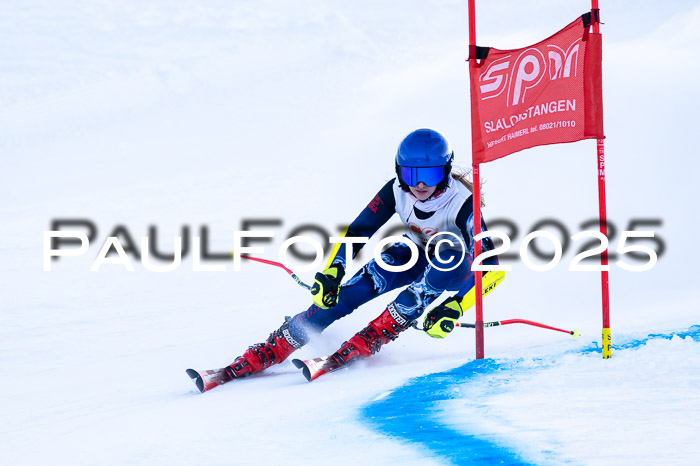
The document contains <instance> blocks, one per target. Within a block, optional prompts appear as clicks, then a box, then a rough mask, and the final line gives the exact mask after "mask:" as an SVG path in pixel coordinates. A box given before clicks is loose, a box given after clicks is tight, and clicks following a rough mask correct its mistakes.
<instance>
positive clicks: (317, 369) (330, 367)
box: [292, 356, 343, 382]
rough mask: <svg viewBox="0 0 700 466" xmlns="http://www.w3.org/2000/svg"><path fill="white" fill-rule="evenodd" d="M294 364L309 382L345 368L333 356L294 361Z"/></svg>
mask: <svg viewBox="0 0 700 466" xmlns="http://www.w3.org/2000/svg"><path fill="white" fill-rule="evenodd" d="M292 364H294V365H295V366H296V367H297V369H301V371H302V373H303V374H304V377H306V380H308V381H309V382H311V381H313V380H315V379H317V378H319V377H321V376H322V375H323V374H327V373H329V372H333V371H336V370H338V369H340V368H341V367H343V365H342V364H340V363H339V362H338V361H336V360H335V358H333V356H324V357H321V358H313V359H306V360H304V361H302V360H301V359H292Z"/></svg>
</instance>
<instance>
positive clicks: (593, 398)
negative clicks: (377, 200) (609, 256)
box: [0, 0, 700, 465]
mask: <svg viewBox="0 0 700 466" xmlns="http://www.w3.org/2000/svg"><path fill="white" fill-rule="evenodd" d="M481 3H483V4H481ZM492 3H493V4H491V3H489V4H486V2H479V5H478V7H477V14H478V15H479V18H478V21H479V22H478V29H477V34H478V37H479V42H480V43H481V44H484V45H492V46H495V47H500V48H514V47H520V46H524V45H527V44H529V43H532V42H535V41H537V40H539V39H541V38H543V37H546V36H548V35H550V34H551V33H553V32H554V31H556V30H557V29H558V28H559V27H561V26H563V25H565V24H568V23H569V22H570V21H571V20H572V19H573V18H574V17H575V16H576V15H578V14H580V13H582V12H584V11H585V10H586V9H587V8H589V5H588V3H586V2H582V1H576V2H554V1H524V2H511V3H512V5H510V4H509V6H507V7H504V6H503V4H501V3H500V2H498V3H497V2H492ZM607 3H610V5H608V4H607ZM601 8H602V14H603V20H604V22H605V25H604V26H603V33H604V98H605V111H606V114H605V126H606V133H607V140H606V154H607V181H608V186H607V189H608V191H607V196H608V215H609V218H610V219H611V220H613V221H614V222H615V224H616V225H617V226H618V229H620V230H622V229H624V228H625V227H626V225H627V224H628V223H629V221H630V220H631V219H636V218H652V219H661V220H662V225H661V226H660V227H658V228H656V229H655V230H656V233H657V235H658V236H659V237H661V238H662V239H663V240H664V241H665V243H666V252H665V254H664V256H663V257H661V259H660V260H659V262H658V264H657V265H656V266H655V268H654V269H652V270H651V271H648V272H644V273H631V272H626V271H623V270H621V269H619V268H617V267H616V266H613V268H612V271H611V273H610V283H611V306H612V329H613V342H614V343H615V344H616V345H617V349H616V350H615V352H614V356H613V358H612V359H611V360H609V361H602V360H601V359H600V355H599V353H598V352H597V351H593V350H592V348H593V346H592V345H595V342H597V341H598V340H599V335H600V327H601V325H600V297H599V296H600V295H599V287H600V278H599V276H598V275H597V274H595V273H571V272H568V271H567V265H566V264H567V262H568V261H570V260H571V258H572V257H573V255H574V253H573V248H572V249H571V250H569V251H568V253H567V254H565V256H564V261H563V262H562V264H560V265H559V266H558V267H556V268H555V269H554V270H553V271H550V272H545V273H536V272H532V271H530V270H528V269H527V268H525V267H524V266H523V265H522V264H515V265H514V269H513V272H511V273H510V274H509V275H508V277H507V278H506V281H505V282H503V284H502V285H500V286H499V288H498V289H497V291H496V292H494V293H492V294H491V295H489V297H488V298H487V299H486V300H485V306H486V307H485V310H486V318H487V319H493V320H498V319H506V318H527V319H531V320H536V321H542V322H545V323H549V324H551V325H555V326H558V327H564V328H578V329H580V330H581V334H582V336H581V338H580V339H579V340H572V339H570V338H568V337H566V335H564V334H559V333H556V332H548V331H545V330H541V329H535V328H530V327H525V326H519V325H511V326H504V327H499V328H493V329H487V330H486V337H487V346H486V352H487V356H488V357H489V358H492V359H488V360H486V361H482V362H479V361H471V360H472V358H473V348H474V341H473V333H472V332H471V331H470V330H461V329H459V330H456V331H455V332H456V333H455V334H454V335H451V336H450V337H449V338H447V339H445V340H444V341H437V340H432V339H430V338H427V337H426V336H425V335H422V334H420V333H419V332H414V331H412V332H410V333H409V332H407V333H405V334H403V335H402V336H401V338H400V339H399V340H397V341H396V342H393V343H391V344H390V345H387V346H386V347H385V348H384V349H382V351H381V353H379V354H378V355H376V356H374V357H373V358H371V359H369V360H367V361H363V362H361V363H358V364H356V365H355V366H354V367H352V368H351V369H348V370H346V371H341V372H338V373H335V374H331V375H329V376H326V377H323V378H321V379H319V380H317V381H315V382H314V383H312V384H309V383H307V382H306V381H305V380H304V379H303V377H302V376H301V375H300V374H299V373H298V371H297V370H296V369H294V367H293V366H292V365H291V364H290V363H285V364H282V365H280V366H276V367H275V368H273V369H272V370H270V371H269V373H270V374H271V375H269V376H268V375H266V376H262V377H259V378H255V379H251V380H244V381H240V382H236V383H233V384H229V385H226V386H223V387H219V388H217V389H215V390H213V391H211V392H209V393H207V394H205V395H201V394H199V393H198V392H197V391H196V389H195V388H194V386H193V384H192V383H191V381H190V380H189V379H188V378H187V376H186V375H185V373H184V370H185V369H186V368H188V367H194V368H201V369H206V368H214V367H221V366H223V365H225V364H227V363H230V362H231V361H232V359H233V358H234V357H235V356H237V355H238V354H240V353H241V352H242V351H243V350H244V349H245V347H246V346H247V345H249V344H252V343H256V342H259V341H262V340H263V339H264V338H265V337H267V335H268V334H269V332H270V331H272V330H273V329H275V328H277V327H278V326H279V325H280V324H281V322H282V319H283V316H284V315H290V314H294V313H296V312H299V311H301V310H303V309H305V308H306V307H307V306H308V304H309V300H308V295H307V294H305V293H304V292H303V290H301V289H300V288H298V287H296V286H295V285H294V284H293V282H292V281H291V280H289V279H288V278H286V277H285V276H284V273H282V272H281V271H277V270H274V269H271V268H269V267H267V266H263V265H259V264H244V270H243V271H241V272H233V271H232V270H231V267H230V264H229V267H228V271H227V272H206V273H205V272H193V271H192V260H191V256H188V257H187V258H185V259H183V262H182V265H181V267H180V268H179V269H178V270H176V271H174V272H169V273H155V272H150V271H148V270H145V269H144V267H143V266H141V265H140V264H139V263H137V262H136V263H135V264H134V266H135V269H136V271H135V272H127V271H125V269H124V268H123V267H121V266H118V265H103V266H102V267H101V268H100V270H99V271H98V272H92V273H91V272H89V269H90V266H91V265H92V261H93V259H94V258H95V256H96V255H97V253H98V252H99V250H100V248H101V246H102V243H103V242H104V241H105V239H106V237H107V236H108V235H109V233H110V232H111V231H112V230H113V229H114V228H115V227H116V226H118V225H123V226H125V227H126V228H127V230H128V232H129V233H130V234H131V235H132V237H133V239H134V240H135V241H136V242H138V239H139V237H141V236H146V234H147V232H148V227H149V226H150V225H155V226H157V228H158V244H159V249H160V250H164V251H169V250H172V237H174V236H178V235H180V234H181V228H182V226H183V225H186V226H189V227H190V229H191V231H192V233H193V234H194V233H197V232H198V231H199V228H200V226H201V225H207V226H208V227H209V232H210V242H211V246H210V248H211V250H213V251H216V252H226V251H229V250H230V249H231V245H232V241H233V231H234V230H237V229H241V222H242V220H243V219H251V218H279V219H281V220H282V225H281V226H280V227H279V228H275V229H274V231H275V235H276V236H275V241H274V242H273V243H271V244H268V245H266V246H265V253H264V254H263V255H264V256H265V257H269V258H272V259H276V253H275V251H276V249H277V247H278V246H279V244H281V242H282V240H283V239H284V238H286V236H287V235H288V234H289V233H290V231H291V230H292V229H293V228H294V227H296V226H298V225H301V224H304V223H318V224H321V225H324V227H325V228H327V229H328V230H329V232H331V233H335V232H336V231H337V227H338V225H342V224H344V223H347V222H348V221H351V220H352V219H353V218H354V216H355V215H356V214H357V213H358V212H359V211H360V209H361V208H362V207H363V206H364V205H365V204H366V202H368V201H369V200H370V199H371V197H372V196H373V195H374V194H375V193H376V191H377V190H378V189H379V188H380V187H381V186H382V185H383V183H384V182H385V181H386V180H388V179H390V178H391V177H392V170H393V166H392V156H393V153H394V152H395V149H396V145H397V144H398V142H399V141H400V139H401V138H402V137H403V136H404V135H405V134H407V133H408V132H410V131H411V130H413V129H415V128H417V127H423V126H429V127H434V128H438V129H441V130H442V131H444V132H445V133H446V134H447V135H448V136H449V137H450V138H451V139H452V141H453V144H454V146H455V149H456V152H457V160H458V162H460V163H461V165H462V166H465V167H466V166H468V165H469V157H468V153H469V147H470V146H469V137H470V135H469V131H468V128H469V111H468V105H467V103H468V86H467V68H466V65H465V62H464V58H465V57H466V54H467V53H466V49H467V41H466V38H467V30H466V24H467V13H466V2H463V1H459V2H458V1H450V0H433V1H417V0H416V1H401V2H398V1H390V2H381V4H377V2H352V3H348V2H346V3H343V4H340V3H338V2H321V1H302V2H293V3H289V2H281V1H278V0H274V1H273V0H268V1H259V2H230V1H223V0H219V1H211V2H193V1H180V2H166V1H163V0H152V1H148V2H134V1H122V2H110V1H94V2H89V3H86V2H75V1H68V0H60V1H53V2H44V1H39V0H26V1H22V2H14V3H10V2H4V3H2V5H0V12H1V13H2V14H0V31H2V32H0V39H1V43H2V47H0V196H1V197H0V200H1V201H2V202H1V203H0V215H1V216H0V218H2V233H3V236H2V238H3V241H2V243H1V244H0V259H1V260H0V418H1V419H2V420H3V422H2V424H1V425H0V451H2V452H3V453H2V458H3V459H2V463H3V464H91V465H92V464H259V463H263V462H266V463H271V464H276V463H281V462H285V463H291V464H325V463H328V462H329V461H330V460H332V461H333V462H334V463H338V464H358V463H364V462H368V461H372V462H376V463H382V464H397V463H407V462H409V463H411V464H442V463H449V462H455V463H464V462H469V461H470V459H469V458H470V457H469V456H468V455H469V454H470V453H469V451H468V450H467V449H465V448H462V446H461V445H462V444H468V445H477V443H464V440H465V439H472V440H474V441H476V440H478V441H479V443H478V448H477V447H474V448H473V450H474V451H475V452H477V453H478V452H481V453H483V454H484V455H485V456H481V457H480V458H481V460H482V461H487V460H486V459H484V458H492V459H496V460H498V461H503V462H505V463H518V462H525V463H537V464H541V463H554V464H558V463H561V462H571V463H575V464H637V463H663V464H670V463H673V464H695V463H697V460H696V458H697V456H698V447H697V446H696V445H695V442H694V439H695V438H696V437H698V434H700V425H699V421H698V419H700V403H698V398H697V396H698V395H697V394H698V393H700V392H699V391H698V388H700V387H699V385H700V382H699V377H700V376H699V372H698V369H697V368H698V367H699V364H698V363H699V362H700V361H699V347H698V345H699V343H698V341H697V338H695V337H693V336H692V335H696V333H693V332H694V330H693V327H692V326H693V325H697V324H698V310H699V309H700V296H699V295H698V292H697V278H698V274H697V271H696V269H695V263H696V261H697V259H698V253H697V252H696V251H697V249H696V247H695V244H696V242H697V237H696V234H695V232H696V231H697V229H698V226H699V225H698V220H697V216H696V215H695V210H697V209H695V207H694V206H695V204H696V203H697V201H698V200H699V199H700V196H699V191H698V189H699V188H698V183H697V181H696V173H697V172H698V169H700V166H699V165H700V161H699V160H700V158H698V157H697V155H698V154H697V149H696V147H697V144H695V143H694V142H693V138H694V136H695V134H696V133H697V129H696V126H697V116H696V115H697V106H698V102H700V98H699V97H700V95H699V94H700V90H698V87H697V79H698V75H699V73H698V72H699V71H700V70H699V68H700V47H699V45H700V41H698V38H699V34H700V33H699V32H698V31H700V8H699V7H698V6H697V5H696V4H695V2H685V1H676V2H667V3H665V4H664V8H663V9H662V10H659V9H658V7H657V3H656V2H650V1H641V2H605V1H604V2H602V3H601ZM532 11H538V12H541V14H539V15H538V16H537V18H534V17H533V19H532V20H528V21H523V20H522V19H523V17H524V15H530V14H531V12H532ZM661 56H663V57H664V58H663V60H661V59H660V58H658V57H661ZM650 58H651V59H652V60H656V61H653V63H654V66H650ZM669 69H670V70H671V71H669ZM594 147H595V144H594V142H593V141H584V142H580V143H576V144H568V145H565V146H552V147H543V148H537V149H533V150H530V151H528V152H524V153H522V154H518V155H517V156H513V157H508V158H506V159H501V160H499V161H496V162H493V163H491V164H488V165H486V166H484V167H483V168H482V174H483V176H484V177H485V178H486V185H485V190H486V196H487V197H486V201H487V206H486V209H485V216H486V220H487V222H488V220H489V219H490V218H496V217H501V218H503V217H506V218H510V219H513V220H514V221H515V222H516V223H517V224H518V225H519V227H520V230H521V233H520V236H519V237H518V238H517V239H515V238H512V239H513V242H514V250H517V245H518V244H519V241H520V240H521V239H522V237H523V236H524V233H523V232H525V231H527V229H528V228H530V227H531V226H532V225H533V224H534V223H535V222H537V221H538V220H541V219H543V218H547V217H554V218H557V219H559V220H561V221H562V222H563V223H564V224H565V225H566V226H567V228H568V229H569V230H570V233H571V234H573V233H574V232H576V231H577V230H578V227H579V225H580V224H581V223H582V222H584V221H585V220H587V219H590V218H594V217H595V216H596V215H597V189H596V183H595V180H594V178H595V164H596V162H595V156H594V155H593V154H594V153H595V152H594V150H595V149H594ZM659 157H662V159H661V160H662V162H663V163H659ZM535 167H536V168H535ZM57 218H87V219H90V220H92V221H93V222H94V223H95V224H96V226H97V227H98V231H97V240H96V241H94V242H93V243H92V244H91V246H90V249H89V252H88V253H87V254H85V255H84V256H82V257H77V258H61V259H60V260H58V261H54V262H53V264H52V271H51V272H44V271H43V270H42V265H43V259H42V248H43V242H42V235H43V232H44V231H45V230H48V229H49V227H50V222H51V220H52V219H57ZM257 229H260V228H257ZM372 247H373V243H370V244H369V245H368V246H367V248H368V249H371V248H372ZM368 258H369V254H367V253H363V256H362V259H363V260H367V259H368ZM301 275H302V278H303V279H304V280H306V281H309V280H310V279H311V278H312V276H313V272H307V273H303V274H301ZM393 296H394V295H393V294H390V295H387V296H385V297H382V298H380V299H378V300H375V301H374V302H371V303H369V304H367V305H366V306H364V307H363V308H361V309H359V310H358V311H357V312H355V313H354V314H353V315H351V316H349V317H347V318H345V319H342V320H341V321H339V322H337V323H336V324H334V325H333V326H332V327H330V328H329V329H328V330H327V331H326V332H325V333H324V334H323V335H322V336H321V337H320V338H318V339H317V340H315V341H314V342H313V343H312V344H310V345H308V346H307V347H305V348H303V349H302V350H300V351H299V352H298V353H297V356H298V357H302V358H306V357H313V356H318V355H322V354H328V353H330V352H332V351H334V350H335V349H337V347H338V345H339V344H340V343H342V342H343V341H344V340H346V339H347V338H348V337H349V336H351V335H352V334H354V333H355V332H356V331H357V330H359V329H360V328H362V327H363V326H364V325H365V324H366V323H367V322H368V321H369V320H371V319H372V318H374V317H375V316H376V315H377V314H378V313H379V312H381V310H382V309H384V306H385V305H386V304H387V303H388V302H389V301H390V300H391V299H392V298H393ZM686 329H690V330H688V332H686V333H685V334H683V333H682V332H683V331H684V330H686ZM674 331H675V332H681V334H682V335H684V336H676V337H673V338H671V335H672V334H673V332H674ZM649 334H663V335H664V336H665V337H666V338H660V337H659V338H651V339H649V338H648V337H647V335H649ZM632 343H634V344H632ZM626 345H627V346H626ZM440 386H442V387H443V388H444V389H445V390H447V391H445V390H443V391H441V390H440V389H439V388H437V387H440ZM416 387H418V388H416ZM397 400H399V401H401V402H402V403H401V404H396V401H397ZM397 420H398V421H397ZM397 422H398V424H399V425H400V429H399V430H400V431H401V432H398V431H397V430H396V428H395V427H396V425H397ZM429 428H430V429H432V430H431V432H432V433H429V432H428V431H429V430H430V429H429ZM470 441H471V440H470Z"/></svg>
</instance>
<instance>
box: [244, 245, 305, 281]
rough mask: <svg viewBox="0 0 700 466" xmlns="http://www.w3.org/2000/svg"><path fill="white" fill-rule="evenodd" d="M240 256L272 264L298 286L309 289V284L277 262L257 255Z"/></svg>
mask: <svg viewBox="0 0 700 466" xmlns="http://www.w3.org/2000/svg"><path fill="white" fill-rule="evenodd" d="M231 255H232V256H233V251H231ZM241 258H242V259H248V260H251V261H255V262H261V263H263V264H267V265H274V266H275V267H279V268H281V269H283V270H284V271H285V272H287V273H288V274H289V276H290V277H292V278H293V279H294V281H295V282H297V285H299V286H300V287H302V288H305V289H307V290H310V289H311V286H310V285H307V284H306V283H304V282H303V281H302V280H301V278H299V277H298V276H297V274H295V273H294V272H292V271H291V270H289V269H288V268H287V267H285V266H284V265H283V264H281V263H279V262H275V261H271V260H268V259H260V258H259V257H253V256H244V255H243V254H241Z"/></svg>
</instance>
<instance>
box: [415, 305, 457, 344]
mask: <svg viewBox="0 0 700 466" xmlns="http://www.w3.org/2000/svg"><path fill="white" fill-rule="evenodd" d="M460 300H461V299H460V298H459V297H457V296H453V297H451V298H448V299H446V300H445V302H443V303H442V304H440V305H439V306H438V307H436V308H434V309H432V310H431V311H430V312H428V314H427V315H426V316H425V320H424V321H423V330H425V333H427V334H428V335H430V336H431V337H433V338H445V337H446V336H447V334H449V333H450V332H451V331H452V330H453V329H454V328H455V323H456V322H457V319H459V318H460V317H462V314H463V311H462V306H461V305H460Z"/></svg>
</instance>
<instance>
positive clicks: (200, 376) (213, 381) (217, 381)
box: [185, 368, 233, 393]
mask: <svg viewBox="0 0 700 466" xmlns="http://www.w3.org/2000/svg"><path fill="white" fill-rule="evenodd" d="M185 372H187V375H189V376H190V378H191V379H192V380H193V381H194V383H195V385H197V388H198V389H199V391H200V392H201V393H204V392H206V391H209V390H211V389H212V388H214V387H218V386H219V385H223V384H225V383H226V382H230V381H231V380H233V379H232V378H231V376H229V375H228V374H227V373H226V369H225V368H221V369H211V370H206V371H196V370H194V369H187V370H186V371H185Z"/></svg>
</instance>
